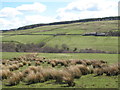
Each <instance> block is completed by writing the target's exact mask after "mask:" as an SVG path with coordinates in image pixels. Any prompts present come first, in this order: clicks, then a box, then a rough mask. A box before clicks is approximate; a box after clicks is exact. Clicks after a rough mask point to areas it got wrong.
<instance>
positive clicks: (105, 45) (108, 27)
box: [2, 20, 118, 52]
mask: <svg viewBox="0 0 120 90" xmlns="http://www.w3.org/2000/svg"><path fill="white" fill-rule="evenodd" d="M117 24H118V21H117V20H113V21H112V20H111V21H95V22H85V23H83V22H81V23H72V24H62V25H49V26H41V27H37V28H34V29H27V30H18V31H8V32H4V33H3V37H2V42H19V43H25V44H27V43H35V44H37V43H40V42H45V43H46V45H45V46H51V47H55V46H56V45H58V46H59V48H61V45H62V44H66V45H67V46H68V47H69V49H70V50H73V49H74V48H77V51H80V49H86V48H91V49H95V50H103V51H111V52H118V37H112V36H108V37H105V36H103V37H102V36H99V37H96V36H81V35H70V36H69V35H65V36H54V35H44V34H83V33H88V32H107V31H116V30H117V28H118V27H117ZM4 34H8V35H4ZM10 34H33V35H10ZM34 34H43V35H34Z"/></svg>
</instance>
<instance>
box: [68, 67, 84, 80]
mask: <svg viewBox="0 0 120 90" xmlns="http://www.w3.org/2000/svg"><path fill="white" fill-rule="evenodd" d="M66 70H67V71H68V72H69V73H71V74H72V76H73V77H74V78H80V77H81V76H82V72H81V70H80V69H79V68H78V67H77V66H69V67H67V69H66Z"/></svg>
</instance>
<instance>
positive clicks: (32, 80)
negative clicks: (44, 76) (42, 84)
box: [24, 71, 39, 84]
mask: <svg viewBox="0 0 120 90" xmlns="http://www.w3.org/2000/svg"><path fill="white" fill-rule="evenodd" d="M24 81H25V82H26V83H27V84H33V83H37V82H39V80H38V78H37V76H36V74H35V73H34V72H33V71H31V72H30V73H29V74H28V75H27V77H26V78H25V80H24Z"/></svg>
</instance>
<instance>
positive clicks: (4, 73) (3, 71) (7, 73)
mask: <svg viewBox="0 0 120 90" xmlns="http://www.w3.org/2000/svg"><path fill="white" fill-rule="evenodd" d="M1 72H2V73H1V74H0V75H1V76H0V77H2V79H7V78H9V77H10V76H11V75H12V72H10V71H9V70H7V69H6V70H2V71H1Z"/></svg>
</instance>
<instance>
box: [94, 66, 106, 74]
mask: <svg viewBox="0 0 120 90" xmlns="http://www.w3.org/2000/svg"><path fill="white" fill-rule="evenodd" d="M94 73H95V74H96V75H95V76H100V75H103V73H104V70H103V69H102V68H95V69H94Z"/></svg>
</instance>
